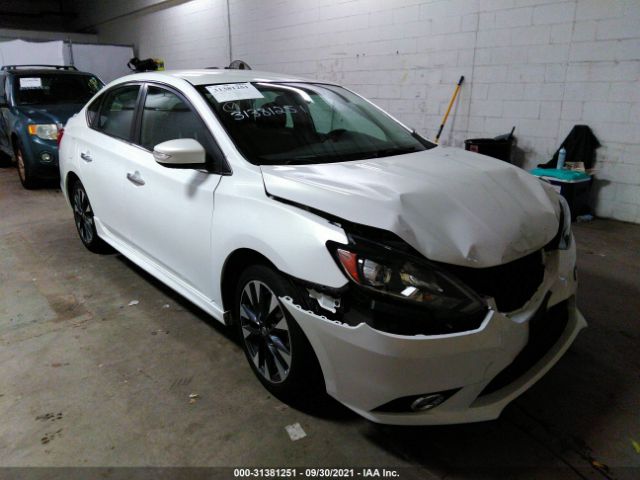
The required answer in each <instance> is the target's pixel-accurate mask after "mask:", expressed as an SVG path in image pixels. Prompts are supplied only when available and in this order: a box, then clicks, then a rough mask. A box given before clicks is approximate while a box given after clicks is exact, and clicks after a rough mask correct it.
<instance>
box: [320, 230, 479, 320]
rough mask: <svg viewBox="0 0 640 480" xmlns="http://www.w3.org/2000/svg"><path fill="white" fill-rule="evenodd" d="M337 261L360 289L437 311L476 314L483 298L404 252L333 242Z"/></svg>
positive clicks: (331, 247)
mask: <svg viewBox="0 0 640 480" xmlns="http://www.w3.org/2000/svg"><path fill="white" fill-rule="evenodd" d="M328 247H329V250H331V251H332V253H333V254H334V258H335V259H336V260H337V263H338V264H339V266H340V267H341V268H342V270H343V271H344V272H345V273H346V274H347V276H348V277H349V278H350V279H351V280H352V281H353V282H355V283H356V284H357V285H358V286H360V287H363V288H366V289H368V290H370V291H374V292H377V293H379V294H381V295H386V296H388V297H391V298H394V299H397V300H400V301H406V302H411V303H414V304H419V305H420V306H422V307H425V308H428V309H433V310H441V311H442V310H446V311H450V312H456V313H473V312H476V311H478V310H479V309H484V308H485V306H484V303H483V301H482V299H481V298H480V297H479V296H478V295H477V294H476V293H475V292H473V291H472V290H471V289H469V288H468V287H466V286H464V285H462V284H461V283H460V282H459V281H457V280H456V279H455V278H453V277H452V276H450V275H449V274H447V273H445V272H443V271H441V270H438V269H437V268H435V267H434V266H429V265H427V264H426V262H425V263H423V262H420V261H419V260H418V261H416V260H413V259H411V258H404V256H403V254H401V253H399V252H398V253H397V254H396V253H395V252H394V253H393V254H389V253H384V252H381V253H378V252H372V251H366V250H365V251H360V250H358V249H355V248H352V246H351V245H342V244H337V243H332V242H330V243H329V244H328Z"/></svg>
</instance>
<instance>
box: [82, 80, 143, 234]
mask: <svg viewBox="0 0 640 480" xmlns="http://www.w3.org/2000/svg"><path fill="white" fill-rule="evenodd" d="M140 91H141V85H140V84H129V85H123V86H118V87H115V88H113V89H110V90H109V91H107V92H105V93H104V94H103V95H101V96H100V97H99V98H98V99H96V100H94V102H92V103H91V105H89V107H88V115H87V116H88V118H87V122H88V123H89V128H87V129H84V131H83V135H78V138H77V143H76V155H77V156H78V157H79V161H78V163H79V164H80V178H81V180H82V183H83V185H84V187H85V190H86V191H87V195H88V196H89V200H90V201H91V205H92V207H93V211H94V214H95V216H96V224H97V226H98V229H101V228H103V229H106V230H107V233H108V234H110V235H112V236H115V237H118V238H119V239H121V240H122V239H124V238H126V237H127V236H128V232H127V231H126V228H125V226H126V224H127V222H126V218H125V217H126V215H127V209H126V205H125V203H124V201H123V191H124V186H125V183H126V167H127V165H126V162H127V159H128V158H129V157H130V156H131V155H132V154H134V153H135V152H136V151H137V150H139V148H138V147H136V146H134V145H133V144H132V143H131V140H132V136H133V132H134V118H135V112H136V106H137V102H138V98H139V95H140Z"/></svg>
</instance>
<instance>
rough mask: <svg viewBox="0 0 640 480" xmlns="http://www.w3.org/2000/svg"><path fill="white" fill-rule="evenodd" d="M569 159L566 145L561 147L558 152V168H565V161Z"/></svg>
mask: <svg viewBox="0 0 640 480" xmlns="http://www.w3.org/2000/svg"><path fill="white" fill-rule="evenodd" d="M566 159H567V151H566V150H565V148H564V147H562V148H561V149H560V151H559V152H558V167H557V168H558V170H561V169H563V168H564V161H565V160H566Z"/></svg>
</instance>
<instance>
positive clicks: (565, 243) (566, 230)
mask: <svg viewBox="0 0 640 480" xmlns="http://www.w3.org/2000/svg"><path fill="white" fill-rule="evenodd" d="M559 198H560V208H561V209H562V216H561V217H560V227H559V228H560V239H559V241H558V249H560V250H567V249H568V248H569V247H570V246H571V209H570V208H569V204H568V203H567V201H566V200H565V198H564V197H563V196H562V195H559Z"/></svg>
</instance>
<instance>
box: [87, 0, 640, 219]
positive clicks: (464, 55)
mask: <svg viewBox="0 0 640 480" xmlns="http://www.w3.org/2000/svg"><path fill="white" fill-rule="evenodd" d="M230 3H231V31H232V47H233V56H234V58H240V59H243V60H245V61H247V62H248V63H249V64H250V65H252V66H253V67H254V68H262V69H268V70H274V71H279V72H286V73H295V74H300V75H306V76H310V77H315V78H320V79H328V80H333V81H337V82H340V83H343V84H345V85H347V86H349V87H352V88H354V89H355V90H357V91H359V92H360V93H362V94H364V95H366V96H368V97H370V98H372V99H374V100H375V101H376V102H377V103H378V104H380V105H381V106H383V107H384V108H386V109H388V110H389V111H390V112H391V113H392V114H394V115H396V116H397V117H399V118H400V119H401V120H402V121H404V122H405V123H407V124H409V125H412V126H414V127H416V128H417V129H418V131H420V132H422V133H423V134H425V135H426V136H428V137H433V136H435V133H436V131H437V128H438V125H439V123H440V118H441V115H442V113H443V111H444V109H445V108H446V105H447V102H448V100H449V97H450V95H451V93H452V91H453V86H454V84H455V82H456V81H457V80H458V78H459V76H460V75H465V77H466V82H465V85H464V88H463V89H462V94H461V96H460V98H459V102H458V104H457V106H456V109H455V111H454V115H453V117H450V119H449V123H448V125H447V128H446V130H445V133H444V135H443V143H449V144H455V145H461V144H462V141H463V140H464V139H465V138H469V137H479V136H494V135H497V134H501V133H505V132H507V131H508V130H510V128H511V126H512V125H516V127H517V128H516V135H517V137H518V144H519V147H520V148H521V149H522V154H521V155H522V158H519V160H520V161H521V162H523V165H524V166H525V167H527V168H528V167H531V166H534V165H535V164H537V163H541V162H544V161H546V160H548V159H549V158H550V157H551V155H552V154H553V152H554V151H555V149H556V148H557V146H558V145H559V143H560V142H561V141H562V140H563V139H564V137H565V136H566V135H567V133H568V132H569V130H570V129H571V127H572V126H573V125H574V124H579V123H586V124H588V125H590V126H591V127H592V128H593V130H594V132H595V134H596V135H597V136H598V138H599V139H600V141H601V142H602V144H603V147H602V148H601V149H599V150H598V162H597V167H598V168H599V173H598V184H597V188H596V202H595V206H596V212H597V214H598V215H600V216H605V217H612V218H617V219H621V220H627V221H633V222H640V145H639V141H638V139H640V1H639V0H565V1H552V0H437V1H434V0H432V1H425V0H351V1H345V0H282V1H275V0H270V1H258V0H231V1H230ZM226 18H227V12H226V1H224V0H193V1H191V2H188V3H182V4H179V5H177V6H173V7H170V8H166V9H162V10H157V11H153V12H150V13H148V14H146V13H144V12H142V13H138V14H136V15H133V16H130V17H122V18H120V19H118V20H115V21H112V22H109V23H106V24H104V25H100V26H98V27H97V28H98V31H99V39H100V40H101V41H106V42H117V43H130V42H131V43H134V44H136V45H137V47H138V51H139V56H140V57H148V56H154V57H163V58H164V59H165V60H166V64H167V67H168V68H182V67H202V66H209V65H222V64H226V63H227V62H228V44H227V40H226V39H227V30H226V28H227V25H226Z"/></svg>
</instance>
